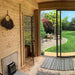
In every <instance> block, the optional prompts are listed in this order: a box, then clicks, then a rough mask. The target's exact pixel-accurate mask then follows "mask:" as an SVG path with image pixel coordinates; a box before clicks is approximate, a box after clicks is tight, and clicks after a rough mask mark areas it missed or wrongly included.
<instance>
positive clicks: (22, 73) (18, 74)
mask: <svg viewBox="0 0 75 75" xmlns="http://www.w3.org/2000/svg"><path fill="white" fill-rule="evenodd" d="M14 75H27V74H25V73H24V72H21V71H19V70H18V71H17V72H16V73H15V74H14Z"/></svg>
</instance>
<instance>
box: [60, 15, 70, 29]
mask: <svg viewBox="0 0 75 75" xmlns="http://www.w3.org/2000/svg"><path fill="white" fill-rule="evenodd" d="M61 22H62V30H69V26H70V24H69V21H68V16H66V18H64V19H62V21H61Z"/></svg>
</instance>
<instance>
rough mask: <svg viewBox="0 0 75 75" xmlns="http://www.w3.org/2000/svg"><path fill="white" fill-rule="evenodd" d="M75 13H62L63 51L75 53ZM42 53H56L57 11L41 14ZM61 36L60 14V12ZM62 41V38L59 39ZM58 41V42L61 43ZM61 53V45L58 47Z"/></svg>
mask: <svg viewBox="0 0 75 75" xmlns="http://www.w3.org/2000/svg"><path fill="white" fill-rule="evenodd" d="M74 13H75V11H61V36H62V40H61V43H62V44H61V51H62V52H63V53H67V52H75V15H74ZM40 23H41V24H40V25H41V52H56V10H47V11H42V12H41V22H40ZM58 35H59V36H60V13H59V12H58ZM59 40H60V38H59ZM59 40H58V41H59ZM58 49H59V50H58V51H60V44H59V45H58Z"/></svg>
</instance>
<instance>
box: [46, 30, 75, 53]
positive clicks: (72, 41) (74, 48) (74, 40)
mask: <svg viewBox="0 0 75 75" xmlns="http://www.w3.org/2000/svg"><path fill="white" fill-rule="evenodd" d="M62 37H64V38H67V39H68V41H67V42H66V43H65V44H62V45H61V50H62V52H75V31H63V32H62ZM58 48H59V49H60V46H58ZM45 51H46V52H56V46H54V47H51V48H48V49H47V50H45ZM58 51H59V50H58Z"/></svg>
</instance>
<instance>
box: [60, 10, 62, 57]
mask: <svg viewBox="0 0 75 75" xmlns="http://www.w3.org/2000/svg"><path fill="white" fill-rule="evenodd" d="M61 35H62V33H61V11H60V56H61V40H62V38H61Z"/></svg>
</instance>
